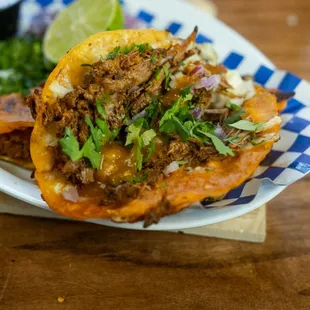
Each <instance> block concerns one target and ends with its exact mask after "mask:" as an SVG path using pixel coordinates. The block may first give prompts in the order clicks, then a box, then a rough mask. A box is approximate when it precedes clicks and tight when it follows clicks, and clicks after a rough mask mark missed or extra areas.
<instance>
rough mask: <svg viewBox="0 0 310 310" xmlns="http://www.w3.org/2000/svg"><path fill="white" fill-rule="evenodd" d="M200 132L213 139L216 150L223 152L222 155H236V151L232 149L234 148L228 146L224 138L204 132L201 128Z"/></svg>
mask: <svg viewBox="0 0 310 310" xmlns="http://www.w3.org/2000/svg"><path fill="white" fill-rule="evenodd" d="M199 132H200V133H201V134H203V135H205V136H207V137H208V138H210V139H211V141H212V143H213V145H214V147H215V148H216V150H217V151H218V152H219V153H220V154H222V155H225V156H227V155H230V156H234V155H235V154H234V152H233V151H232V149H230V148H229V147H228V146H226V145H225V144H224V143H223V141H222V140H220V139H219V138H218V137H217V136H215V135H212V134H210V133H208V132H203V131H201V130H199Z"/></svg>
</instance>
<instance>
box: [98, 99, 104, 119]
mask: <svg viewBox="0 0 310 310" xmlns="http://www.w3.org/2000/svg"><path fill="white" fill-rule="evenodd" d="M96 108H97V111H98V113H99V114H100V115H101V116H102V117H103V118H104V119H105V118H106V117H107V113H106V111H105V108H104V106H103V103H102V101H101V100H99V99H98V98H97V99H96Z"/></svg>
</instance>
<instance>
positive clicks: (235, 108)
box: [225, 102, 241, 112]
mask: <svg viewBox="0 0 310 310" xmlns="http://www.w3.org/2000/svg"><path fill="white" fill-rule="evenodd" d="M225 106H226V108H228V109H230V110H233V111H237V112H238V111H240V110H241V107H240V106H238V105H237V104H234V103H232V102H227V103H226V104H225Z"/></svg>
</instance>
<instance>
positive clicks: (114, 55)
mask: <svg viewBox="0 0 310 310" xmlns="http://www.w3.org/2000/svg"><path fill="white" fill-rule="evenodd" d="M120 49H121V47H120V46H116V47H115V48H114V49H113V51H112V52H110V53H108V55H107V59H113V58H115V57H116V56H117V54H118V53H119V51H120Z"/></svg>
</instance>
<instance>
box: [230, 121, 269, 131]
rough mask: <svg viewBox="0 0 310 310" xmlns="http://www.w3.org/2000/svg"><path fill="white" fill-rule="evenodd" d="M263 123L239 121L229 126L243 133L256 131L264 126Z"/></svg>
mask: <svg viewBox="0 0 310 310" xmlns="http://www.w3.org/2000/svg"><path fill="white" fill-rule="evenodd" d="M264 124H265V123H253V122H250V121H248V120H240V121H238V122H236V123H233V124H229V126H230V127H233V128H237V129H240V130H245V131H257V130H259V129H261V128H262V127H263V126H264Z"/></svg>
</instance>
